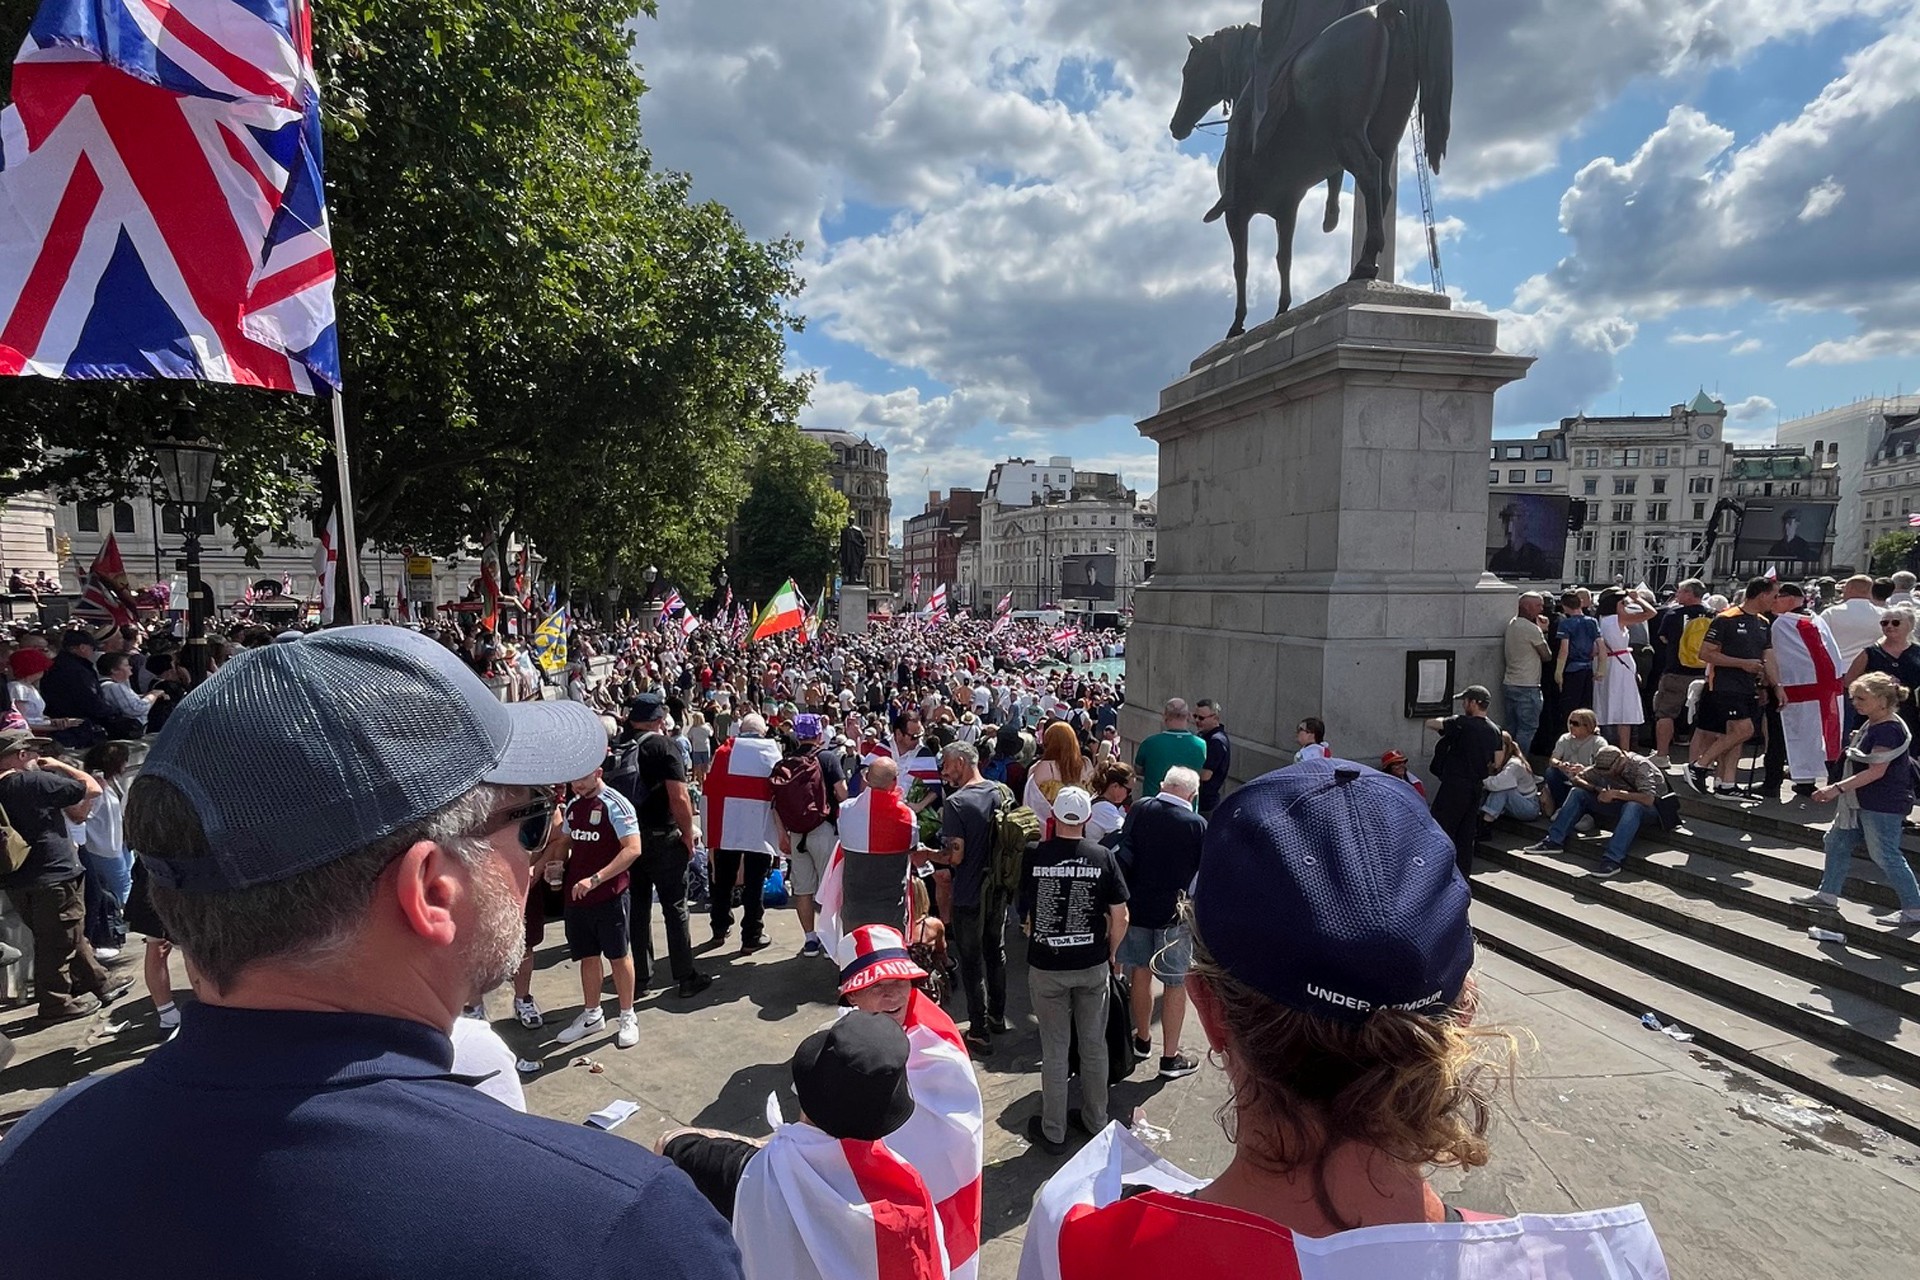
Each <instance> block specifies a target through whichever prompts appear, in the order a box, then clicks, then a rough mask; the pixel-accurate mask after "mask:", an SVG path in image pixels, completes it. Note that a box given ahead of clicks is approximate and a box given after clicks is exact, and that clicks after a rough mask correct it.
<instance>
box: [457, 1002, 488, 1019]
mask: <svg viewBox="0 0 1920 1280" xmlns="http://www.w3.org/2000/svg"><path fill="white" fill-rule="evenodd" d="M460 1016H461V1017H463V1018H472V1019H473V1020H474V1021H475V1022H485V1021H486V1020H487V1006H485V1005H483V1004H470V1005H465V1006H463V1007H462V1008H461V1010H460Z"/></svg>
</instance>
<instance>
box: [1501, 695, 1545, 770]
mask: <svg viewBox="0 0 1920 1280" xmlns="http://www.w3.org/2000/svg"><path fill="white" fill-rule="evenodd" d="M1500 694H1501V696H1502V697H1503V698H1504V699H1505V700H1506V704H1507V726H1506V727H1507V732H1508V733H1510V734H1512V735H1513V740H1514V741H1515V742H1517V743H1519V744H1520V751H1521V754H1523V755H1525V754H1529V753H1531V752H1532V751H1533V739H1534V736H1535V735H1536V734H1538V733H1539V732H1540V709H1541V708H1542V707H1543V706H1545V705H1546V695H1545V694H1543V693H1541V692H1540V686H1539V685H1537V684H1536V685H1531V686H1528V685H1518V684H1503V685H1501V686H1500Z"/></svg>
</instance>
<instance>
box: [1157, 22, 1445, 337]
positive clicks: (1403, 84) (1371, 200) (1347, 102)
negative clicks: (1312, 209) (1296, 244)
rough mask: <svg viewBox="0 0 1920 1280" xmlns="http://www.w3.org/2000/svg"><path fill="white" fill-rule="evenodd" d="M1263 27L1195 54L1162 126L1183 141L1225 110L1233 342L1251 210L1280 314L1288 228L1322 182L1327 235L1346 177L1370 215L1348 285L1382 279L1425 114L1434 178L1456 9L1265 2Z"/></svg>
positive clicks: (1217, 39)
mask: <svg viewBox="0 0 1920 1280" xmlns="http://www.w3.org/2000/svg"><path fill="white" fill-rule="evenodd" d="M1260 23H1261V25H1260V26H1258V27H1248V26H1242V27H1224V28H1222V29H1221V30H1219V31H1216V32H1214V33H1213V34H1212V35H1210V36H1208V37H1206V38H1205V39H1200V38H1198V37H1195V36H1188V37H1187V41H1188V43H1189V45H1190V46H1191V47H1190V48H1189V50H1188V52H1187V64H1186V67H1185V69H1184V70H1183V71H1182V72H1181V87H1180V105H1179V106H1178V107H1176V108H1175V109H1174V113H1173V121H1172V123H1171V125H1170V126H1169V127H1170V128H1171V130H1172V132H1173V136H1174V138H1175V139H1177V140H1182V141H1184V140H1185V139H1186V138H1187V137H1188V136H1189V135H1191V134H1192V133H1193V130H1194V126H1195V125H1197V124H1198V123H1199V122H1200V118H1201V117H1202V116H1204V115H1205V114H1206V113H1207V112H1208V111H1209V110H1210V109H1212V108H1213V106H1214V105H1215V104H1217V103H1224V104H1228V105H1229V108H1230V113H1231V114H1230V118H1229V121H1228V124H1227V144H1226V149H1225V150H1224V151H1223V152H1222V154H1221V156H1220V170H1219V182H1220V200H1219V203H1217V204H1215V205H1214V207H1213V208H1212V209H1211V210H1210V211H1209V212H1208V213H1207V218H1206V220H1207V221H1208V222H1212V221H1213V220H1214V219H1216V218H1222V217H1224V218H1225V219H1226V223H1227V235H1228V237H1229V238H1230V239H1231V240H1232V241H1233V280H1234V291H1235V305H1234V312H1233V327H1232V328H1231V329H1229V330H1227V336H1228V337H1230V338H1231V337H1236V336H1238V335H1239V334H1242V333H1245V332H1246V327H1247V227H1248V224H1250V223H1251V222H1252V221H1253V216H1254V215H1255V214H1257V213H1261V214H1265V215H1267V216H1268V217H1270V218H1272V219H1273V221H1274V224H1275V226H1276V227H1277V228H1278V230H1279V236H1280V252H1279V255H1278V259H1277V260H1278V262H1279V265H1280V310H1279V311H1278V312H1276V313H1275V314H1276V315H1284V314H1285V313H1286V311H1287V309H1288V307H1290V306H1291V305H1292V303H1293V278H1292V277H1293V224H1294V218H1295V215H1296V214H1297V213H1298V211H1299V208H1300V201H1301V200H1302V199H1303V198H1305V196H1306V194H1307V192H1308V191H1309V190H1310V189H1312V188H1313V187H1315V186H1318V185H1319V184H1320V183H1322V182H1324V183H1326V184H1327V214H1326V219H1325V221H1324V223H1323V224H1322V227H1323V229H1324V230H1326V231H1332V230H1333V229H1334V227H1335V226H1336V225H1338V223H1339V217H1340V205H1339V197H1340V187H1341V183H1342V180H1343V179H1342V175H1343V174H1347V173H1351V174H1352V175H1353V184H1354V191H1355V192H1356V193H1357V194H1359V195H1360V196H1362V197H1363V198H1364V200H1365V205H1366V237H1365V239H1364V241H1363V242H1362V244H1361V250H1360V257H1359V260H1358V261H1357V262H1356V263H1355V265H1354V268H1353V275H1352V276H1351V277H1350V278H1351V279H1354V280H1377V279H1378V278H1379V276H1380V252H1381V250H1382V249H1384V248H1385V247H1386V243H1387V236H1388V235H1389V234H1390V233H1391V231H1392V228H1390V227H1388V226H1387V225H1386V216H1385V211H1386V210H1387V209H1388V208H1389V207H1390V205H1391V200H1392V193H1393V188H1394V179H1395V175H1394V172H1393V167H1392V166H1393V157H1394V154H1395V152H1396V151H1397V150H1398V148H1399V146H1400V139H1401V136H1402V135H1403V134H1404V133H1405V132H1406V128H1407V122H1408V120H1409V119H1411V118H1412V115H1413V108H1414V102H1415V100H1416V99H1418V101H1419V104H1420V123H1421V127H1422V128H1423V129H1424V130H1425V134H1426V144H1427V163H1428V164H1429V165H1431V166H1432V168H1433V170H1434V172H1436V173H1437V172H1439V170H1440V160H1441V157H1443V156H1444V155H1446V152H1447V133H1448V130H1449V128H1450V117H1451V113H1452V109H1453V13H1452V10H1450V9H1449V8H1448V7H1447V0H1380V3H1379V4H1375V5H1371V6H1367V7H1361V6H1360V5H1359V3H1358V0H1264V3H1263V4H1262V7H1261V14H1260Z"/></svg>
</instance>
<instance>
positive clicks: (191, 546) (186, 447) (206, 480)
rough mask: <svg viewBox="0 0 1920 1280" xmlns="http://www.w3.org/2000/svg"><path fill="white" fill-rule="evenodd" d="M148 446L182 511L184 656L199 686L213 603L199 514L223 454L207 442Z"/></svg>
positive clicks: (169, 495)
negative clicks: (204, 573) (203, 565)
mask: <svg viewBox="0 0 1920 1280" xmlns="http://www.w3.org/2000/svg"><path fill="white" fill-rule="evenodd" d="M147 447H148V448H149V449H150V450H152V452H153V458H154V461H155V462H157V463H158V464H159V466H160V483H161V484H162V485H164V486H165V487H166V490H167V502H168V503H169V504H170V505H172V506H174V507H177V508H179V510H180V523H181V526H182V528H184V529H185V530H186V536H187V545H186V559H185V562H184V564H183V565H182V566H181V567H184V568H185V569H186V571H187V644H186V650H185V653H184V654H183V657H184V659H185V663H186V668H187V671H188V673H189V674H191V675H192V677H193V679H194V681H195V682H196V683H197V682H198V681H199V680H200V679H201V678H202V677H204V676H205V675H206V674H207V666H208V663H207V616H208V615H209V614H210V613H211V612H212V607H211V606H212V604H213V601H212V598H211V593H210V592H209V591H208V590H207V588H206V584H205V583H203V582H201V581H200V512H201V509H202V508H204V507H206V506H207V505H208V503H209V502H211V501H212V498H213V473H214V471H215V469H216V468H218V467H219V465H220V451H219V450H218V449H217V448H215V447H214V446H213V445H211V444H208V443H207V442H206V441H204V440H152V441H149V442H148V444H147Z"/></svg>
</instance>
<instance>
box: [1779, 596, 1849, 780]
mask: <svg viewBox="0 0 1920 1280" xmlns="http://www.w3.org/2000/svg"><path fill="white" fill-rule="evenodd" d="M1773 656H1774V659H1775V661H1776V662H1778V663H1779V666H1780V683H1781V685H1782V686H1783V687H1784V688H1785V690H1786V694H1787V705H1786V706H1784V707H1782V708H1780V721H1781V728H1782V729H1784V730H1785V732H1786V739H1787V772H1788V775H1789V776H1790V777H1792V778H1793V780H1794V781H1796V782H1803V781H1806V780H1809V779H1818V778H1823V777H1825V776H1826V762H1827V761H1829V760H1838V759H1839V758H1840V702H1841V699H1842V698H1844V697H1845V696H1846V691H1847V682H1846V680H1845V678H1844V677H1845V674H1846V667H1845V665H1844V664H1843V663H1842V662H1841V661H1840V646H1839V645H1838V644H1836V643H1835V642H1834V639H1833V632H1832V631H1831V630H1829V629H1828V627H1827V624H1826V623H1825V622H1824V621H1823V620H1821V619H1819V618H1814V617H1810V616H1808V615H1807V614H1804V613H1783V614H1781V615H1780V616H1779V617H1777V618H1775V619H1774V620H1773Z"/></svg>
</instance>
